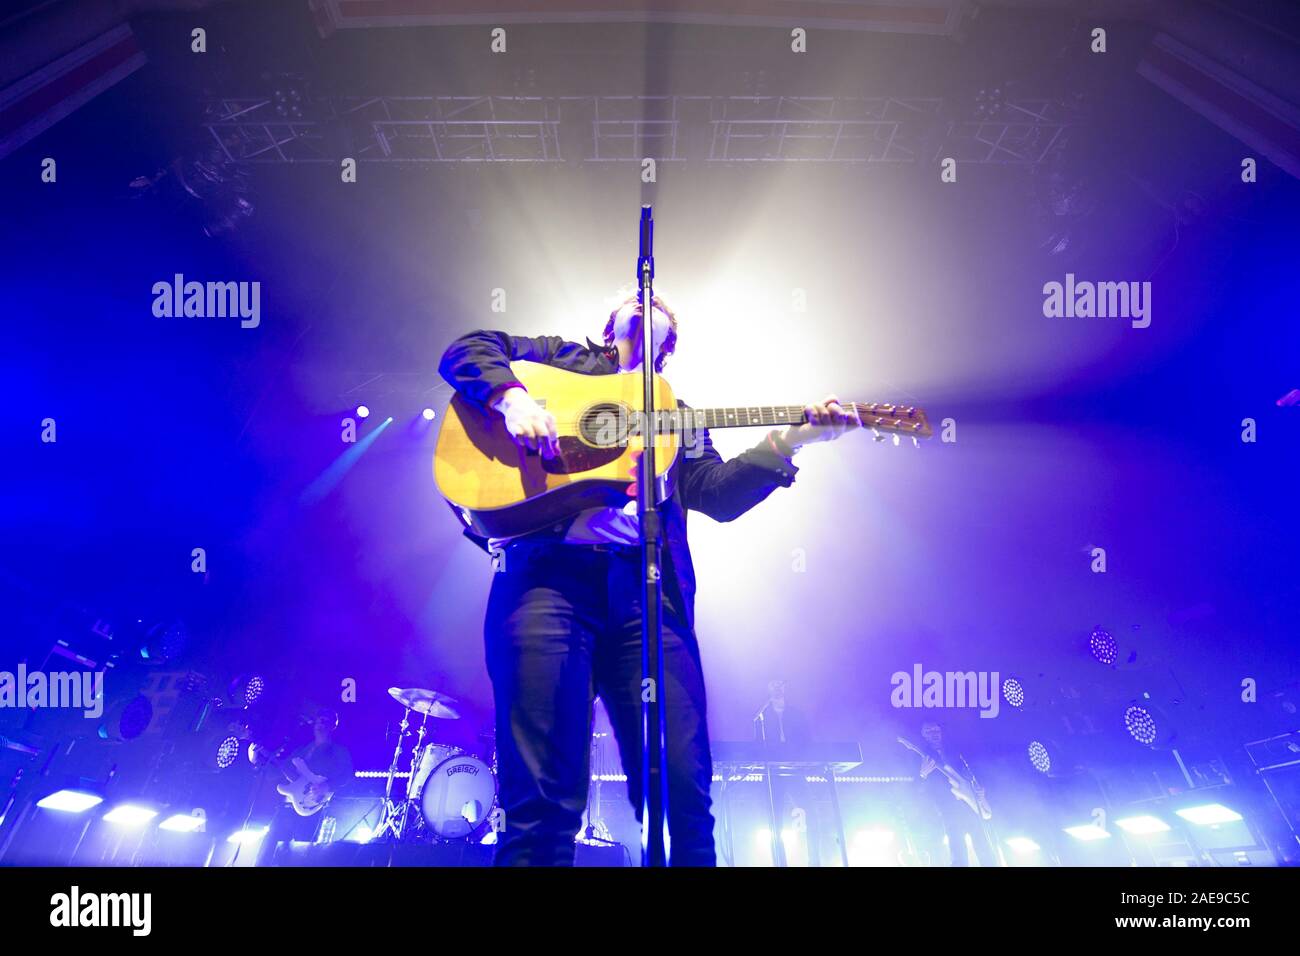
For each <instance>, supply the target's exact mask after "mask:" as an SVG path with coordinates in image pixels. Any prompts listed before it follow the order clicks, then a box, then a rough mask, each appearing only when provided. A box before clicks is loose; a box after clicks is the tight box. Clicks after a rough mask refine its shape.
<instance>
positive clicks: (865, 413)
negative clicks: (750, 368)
mask: <svg viewBox="0 0 1300 956" xmlns="http://www.w3.org/2000/svg"><path fill="white" fill-rule="evenodd" d="M841 405H842V407H843V408H844V409H845V410H846V411H851V412H853V414H855V415H856V416H857V417H858V420H859V421H860V422H861V423H862V425H863V427H865V428H874V429H877V430H878V431H885V432H896V433H898V434H903V435H912V436H915V437H917V438H928V437H930V435H931V429H930V423H929V421H928V420H927V419H926V417H925V412H923V411H921V409H919V408H914V407H912V406H909V405H890V404H885V403H881V402H843V403H841ZM805 421H807V416H806V415H805V414H804V406H802V405H748V406H737V407H735V408H677V409H671V410H661V411H659V412H657V413H656V424H657V430H658V431H660V432H668V431H677V432H680V431H682V430H684V429H701V428H708V429H714V428H752V427H758V426H762V425H801V424H803V423H804V422H805Z"/></svg>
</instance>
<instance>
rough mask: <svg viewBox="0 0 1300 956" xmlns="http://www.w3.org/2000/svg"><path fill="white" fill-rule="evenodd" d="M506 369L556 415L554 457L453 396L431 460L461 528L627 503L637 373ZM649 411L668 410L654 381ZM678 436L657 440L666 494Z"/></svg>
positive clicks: (519, 530)
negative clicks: (556, 448) (531, 448)
mask: <svg viewBox="0 0 1300 956" xmlns="http://www.w3.org/2000/svg"><path fill="white" fill-rule="evenodd" d="M510 368H511V371H512V372H513V373H514V375H515V377H516V378H517V379H518V380H519V381H520V382H521V383H523V385H524V387H525V388H527V389H528V394H529V395H531V396H532V397H533V399H534V400H536V401H537V402H538V403H539V404H540V405H541V406H542V407H543V408H545V409H546V410H547V411H548V412H550V413H551V414H552V415H554V416H555V422H556V430H557V434H558V436H559V446H560V453H559V455H558V457H556V458H550V459H548V458H543V457H542V455H540V454H538V453H536V452H528V451H526V450H525V449H522V448H520V447H519V446H518V445H516V444H515V443H514V440H513V439H512V438H511V437H510V434H509V432H507V431H506V428H505V421H504V419H502V417H501V415H500V414H498V413H497V412H495V411H493V410H491V409H486V408H479V407H478V406H476V405H475V404H474V403H472V402H470V401H468V400H466V399H465V398H464V397H462V396H460V395H457V396H455V397H454V398H453V399H452V401H451V404H450V406H449V407H448V409H447V412H446V415H445V416H444V417H443V420H442V426H441V428H440V429H439V431H438V443H437V447H436V449H435V451H434V457H433V477H434V481H435V482H436V483H437V485H438V490H439V491H440V492H441V493H442V496H443V497H444V498H446V499H447V501H448V502H450V503H451V505H452V506H453V507H454V508H455V509H456V510H457V511H458V512H459V514H460V515H461V517H462V518H463V519H464V521H465V523H466V524H467V525H468V526H469V527H470V528H472V529H473V530H474V531H475V532H477V533H478V534H481V535H484V536H486V537H508V536H511V535H519V534H527V533H528V532H530V531H537V530H540V529H542V528H545V527H546V526H547V525H550V524H554V523H556V522H559V521H562V520H563V519H565V518H567V517H569V516H570V515H573V514H576V513H577V512H579V511H582V510H584V509H586V508H595V507H605V506H614V507H619V508H621V507H623V506H624V505H626V504H627V503H628V501H630V500H631V499H630V498H629V497H628V495H627V491H626V489H627V486H628V484H630V483H631V481H632V470H631V469H632V455H633V453H634V452H637V451H640V450H641V449H642V448H643V447H644V446H643V441H642V438H641V437H640V436H639V435H635V434H633V435H629V434H628V431H627V429H628V427H629V423H631V422H635V420H636V414H637V412H638V410H639V409H640V408H641V399H642V380H641V373H640V372H634V373H619V374H614V375H582V374H579V373H577V372H569V371H566V370H564V369H558V368H553V367H551V366H549V365H542V364H539V363H536V362H512V363H511V365H510ZM655 407H656V408H658V409H675V408H676V407H677V401H676V399H675V398H674V396H673V392H672V389H671V388H670V387H669V385H668V383H667V382H666V381H664V380H663V378H662V377H660V376H657V375H656V376H655ZM679 445H680V441H679V436H677V435H675V434H672V433H670V432H665V433H663V434H660V435H658V436H657V437H656V438H655V449H656V457H655V467H656V477H657V478H658V480H659V483H660V493H661V495H663V496H666V495H667V494H670V493H671V490H670V488H669V487H668V474H669V469H670V468H671V467H672V465H673V462H674V461H675V460H676V457H677V450H678V447H679Z"/></svg>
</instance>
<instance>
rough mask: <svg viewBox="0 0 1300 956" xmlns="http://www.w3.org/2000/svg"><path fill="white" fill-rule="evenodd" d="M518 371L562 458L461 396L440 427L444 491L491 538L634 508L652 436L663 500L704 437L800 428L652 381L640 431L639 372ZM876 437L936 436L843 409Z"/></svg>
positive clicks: (895, 409) (906, 419)
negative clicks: (527, 444)
mask: <svg viewBox="0 0 1300 956" xmlns="http://www.w3.org/2000/svg"><path fill="white" fill-rule="evenodd" d="M510 369H511V371H512V372H513V373H514V375H515V377H516V378H517V379H518V380H519V381H520V382H521V383H522V384H523V386H524V387H525V388H526V389H528V394H529V395H530V396H532V398H533V399H534V400H535V401H536V402H537V403H538V404H539V405H541V406H542V407H543V408H545V409H546V410H547V411H548V412H550V413H551V414H552V415H553V416H555V424H556V432H557V435H558V437H559V442H558V444H559V453H558V454H557V455H556V456H554V457H546V456H543V455H541V454H539V453H538V452H535V451H528V450H525V449H523V448H520V447H519V446H518V445H516V444H515V442H514V440H513V439H512V438H511V437H510V433H509V432H508V431H506V427H505V420H504V419H503V418H502V417H501V415H500V414H499V413H498V412H496V411H493V410H492V409H490V408H484V407H481V406H479V405H477V404H475V403H473V402H471V401H469V400H467V399H466V398H464V397H463V396H461V395H457V396H455V397H454V398H453V399H452V400H451V404H450V406H449V407H448V409H447V413H446V415H444V416H443V419H442V427H441V428H440V430H439V432H438V443H437V446H436V448H435V450H434V457H433V477H434V481H435V482H437V485H438V490H439V492H440V493H441V494H442V496H443V497H444V498H446V499H447V501H448V503H450V504H451V506H452V508H453V509H454V510H455V511H456V512H457V514H458V515H459V516H460V517H461V520H462V521H464V523H465V524H466V525H467V526H468V527H469V528H471V529H472V530H474V531H475V532H477V533H478V534H481V535H484V536H486V537H509V536H512V535H519V534H527V533H528V532H530V531H537V530H539V529H541V528H544V527H546V526H547V525H549V524H553V523H555V522H558V521H561V520H563V519H565V518H567V517H569V516H570V515H573V514H576V513H577V512H579V511H582V510H584V509H587V508H594V507H604V506H614V507H619V508H621V507H623V506H624V505H625V504H627V502H628V501H629V500H630V499H629V498H628V496H627V493H626V491H627V486H628V484H629V483H630V482H631V481H632V477H631V476H632V471H631V469H632V464H633V460H634V459H633V453H634V452H638V451H640V450H642V449H643V448H644V447H645V445H644V435H645V434H646V433H647V432H649V433H650V434H652V435H653V436H654V443H655V445H654V446H655V469H656V475H655V478H656V481H657V484H658V488H659V493H660V495H661V496H663V497H667V496H668V495H669V494H671V493H672V466H673V463H674V462H675V461H676V460H677V457H678V455H679V454H682V455H686V456H687V457H689V456H690V455H691V454H692V451H693V449H694V448H695V447H697V444H696V443H697V442H698V439H699V436H700V434H701V433H702V431H703V430H704V429H706V428H707V429H715V428H739V427H759V426H766V427H769V428H770V427H772V426H776V425H798V424H801V423H802V422H804V421H805V414H804V406H802V405H762V406H751V407H747V408H687V407H686V406H684V405H680V406H679V405H678V403H677V400H676V398H675V397H674V396H673V391H672V388H671V387H670V386H669V385H668V383H667V382H666V381H665V380H664V379H663V377H662V376H659V375H656V376H655V408H656V411H655V413H654V414H653V415H652V416H650V418H651V420H652V421H653V423H654V424H653V428H650V429H647V428H644V427H642V424H643V423H642V419H644V418H645V417H646V416H644V415H642V414H641V412H640V409H641V401H642V383H641V375H640V373H624V374H614V375H582V374H579V373H577V372H569V371H566V370H564V369H559V368H554V367H552V366H550V365H543V364H540V363H536V362H512V363H511V365H510ZM843 407H844V408H845V409H846V410H848V411H851V412H852V413H853V414H855V415H856V416H857V417H858V420H859V421H860V422H861V423H862V425H863V426H864V427H866V428H869V429H872V430H873V431H874V432H875V433H876V436H877V438H878V439H879V440H884V438H885V436H886V435H887V434H893V435H895V436H907V437H910V438H913V439H921V438H929V437H930V436H931V435H932V434H933V431H932V430H931V428H930V423H929V421H928V419H927V418H926V416H925V412H923V411H922V410H921V409H919V408H914V407H912V406H907V405H890V404H872V403H863V402H850V403H844V404H843Z"/></svg>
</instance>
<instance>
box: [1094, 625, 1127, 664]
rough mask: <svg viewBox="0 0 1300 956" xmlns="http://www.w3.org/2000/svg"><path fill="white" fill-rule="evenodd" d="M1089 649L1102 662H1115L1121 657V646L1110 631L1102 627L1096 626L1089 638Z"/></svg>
mask: <svg viewBox="0 0 1300 956" xmlns="http://www.w3.org/2000/svg"><path fill="white" fill-rule="evenodd" d="M1088 650H1089V651H1091V652H1092V656H1093V657H1094V658H1095V659H1096V660H1097V661H1099V662H1100V663H1102V664H1114V663H1115V661H1116V660H1117V659H1118V658H1119V647H1118V645H1116V643H1115V638H1113V637H1111V636H1110V632H1109V631H1107V630H1106V629H1105V628H1102V627H1094V628H1093V629H1092V635H1091V636H1090V637H1089V638H1088Z"/></svg>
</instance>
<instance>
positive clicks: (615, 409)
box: [578, 402, 629, 448]
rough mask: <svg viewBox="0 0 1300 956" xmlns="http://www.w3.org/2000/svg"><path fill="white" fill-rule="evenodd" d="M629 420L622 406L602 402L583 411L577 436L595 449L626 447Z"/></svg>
mask: <svg viewBox="0 0 1300 956" xmlns="http://www.w3.org/2000/svg"><path fill="white" fill-rule="evenodd" d="M628 422H629V418H628V415H627V412H626V410H625V409H624V408H623V406H622V405H616V404H614V403H613V402H602V403H601V404H599V405H592V406H591V407H590V408H588V409H585V410H584V411H583V413H582V418H581V419H580V420H579V421H578V435H579V436H580V437H581V438H582V440H583V441H584V442H586V443H587V444H588V445H592V446H594V447H596V448H622V447H624V446H625V445H627V438H628Z"/></svg>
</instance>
